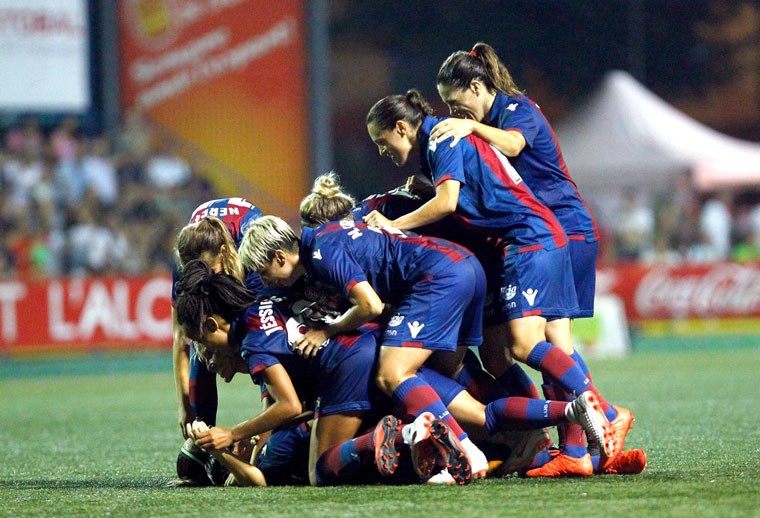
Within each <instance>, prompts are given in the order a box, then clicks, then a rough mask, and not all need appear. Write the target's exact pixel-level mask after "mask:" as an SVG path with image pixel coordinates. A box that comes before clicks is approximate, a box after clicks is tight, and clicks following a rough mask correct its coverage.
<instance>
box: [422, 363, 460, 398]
mask: <svg viewBox="0 0 760 518" xmlns="http://www.w3.org/2000/svg"><path fill="white" fill-rule="evenodd" d="M417 377H418V378H422V379H423V380H425V381H426V382H427V384H428V385H430V387H431V388H432V389H433V390H435V393H436V394H438V397H439V398H441V402H442V403H443V404H444V405H446V406H449V404H450V403H451V402H452V401H454V398H456V397H457V396H458V395H459V394H461V393H462V391H463V390H465V388H464V387H463V386H462V385H460V384H459V383H457V382H456V381H454V380H453V379H451V378H449V377H448V376H444V375H443V374H441V373H440V372H438V371H437V370H435V369H431V368H429V367H425V366H424V365H423V366H422V367H420V368H419V369H418V370H417Z"/></svg>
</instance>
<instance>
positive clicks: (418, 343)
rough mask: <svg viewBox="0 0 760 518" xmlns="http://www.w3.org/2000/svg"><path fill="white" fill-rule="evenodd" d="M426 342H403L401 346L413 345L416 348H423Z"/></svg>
mask: <svg viewBox="0 0 760 518" xmlns="http://www.w3.org/2000/svg"><path fill="white" fill-rule="evenodd" d="M423 346H424V344H423V343H422V342H401V347H412V348H414V349H422V347H423Z"/></svg>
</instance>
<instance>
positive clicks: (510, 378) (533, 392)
mask: <svg viewBox="0 0 760 518" xmlns="http://www.w3.org/2000/svg"><path fill="white" fill-rule="evenodd" d="M496 381H498V383H499V385H501V386H502V387H503V388H504V390H506V391H507V393H508V394H509V395H510V396H519V397H527V398H533V399H541V396H540V394H539V393H538V387H536V384H535V383H533V380H532V379H531V377H530V376H528V374H527V373H526V372H525V371H524V370H523V368H522V367H520V365H519V364H517V363H513V364H512V366H511V367H509V369H507V370H506V371H504V373H503V374H502V375H501V376H499V377H498V378H497V379H496Z"/></svg>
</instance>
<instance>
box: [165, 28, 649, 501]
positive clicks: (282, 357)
mask: <svg viewBox="0 0 760 518" xmlns="http://www.w3.org/2000/svg"><path fill="white" fill-rule="evenodd" d="M437 85H438V91H439V93H440V95H441V98H442V99H443V101H444V102H445V103H446V104H447V105H448V106H449V108H450V111H451V114H452V115H453V117H446V118H438V117H435V116H434V115H433V110H432V109H431V107H430V105H429V104H428V103H427V102H426V101H425V99H424V98H423V97H422V95H421V94H420V93H419V92H418V91H416V90H410V91H408V92H407V93H406V94H405V95H391V96H388V97H385V98H383V99H381V100H380V101H378V102H377V103H376V104H375V105H374V106H373V107H372V108H371V110H370V111H369V113H368V115H367V130H368V132H369V136H370V137H371V138H372V140H373V142H374V143H375V144H376V145H377V146H378V149H379V151H380V154H381V155H382V156H387V157H388V158H390V159H391V160H392V161H393V162H394V163H395V164H396V165H397V166H403V165H404V164H406V163H407V161H408V160H409V159H410V157H411V156H412V155H413V154H415V153H418V154H419V158H420V163H421V174H422V177H423V179H426V180H428V181H429V182H430V183H429V184H427V183H425V181H424V180H423V181H421V180H420V179H419V178H416V177H415V178H414V179H410V181H409V182H408V183H407V185H405V186H404V187H402V188H399V189H396V190H393V191H390V192H388V193H384V194H381V195H376V196H372V197H370V198H367V199H365V200H364V201H362V202H361V203H359V204H357V203H355V201H354V199H353V198H352V197H351V196H350V195H349V194H347V193H345V192H344V191H343V189H342V187H341V186H340V184H339V183H338V179H337V177H336V176H335V175H334V174H332V173H329V174H326V175H323V176H321V177H319V178H317V180H316V181H315V183H314V187H313V190H312V192H311V194H309V196H307V197H306V198H305V199H304V200H303V201H302V203H301V207H300V212H301V227H302V228H301V232H300V236H299V235H297V234H296V232H295V231H294V230H293V229H292V228H291V227H290V226H289V225H288V224H287V223H286V222H285V221H283V220H282V219H280V218H278V217H275V216H264V215H263V214H262V213H261V211H259V210H258V209H257V208H256V207H255V206H254V205H253V204H251V203H250V202H248V201H247V200H245V199H242V198H229V199H223V200H213V201H210V202H207V203H205V204H203V205H201V206H200V207H199V208H198V209H196V211H195V212H194V214H193V215H192V217H191V219H190V223H189V224H188V225H187V226H186V227H185V228H183V229H182V231H181V232H180V234H179V236H178V240H177V252H178V258H177V271H176V272H175V282H174V289H173V294H172V300H173V313H172V314H173V317H174V322H175V331H174V335H175V340H174V371H175V381H176V385H177V392H178V399H179V402H180V415H179V423H180V427H181V429H182V431H183V434H184V436H185V437H186V443H185V445H184V446H183V448H182V450H181V452H180V455H179V458H178V474H179V476H180V477H181V480H183V481H184V482H185V483H195V484H199V483H201V484H222V483H225V481H226V482H227V483H234V484H237V485H256V486H264V485H275V484H286V483H310V484H312V485H337V484H356V483H372V482H377V481H385V482H393V483H397V482H403V483H409V482H415V481H422V482H424V483H427V484H468V483H470V482H471V481H472V480H476V479H478V478H482V477H485V476H487V475H489V474H491V475H506V474H511V473H514V472H518V473H519V474H521V475H524V476H527V477H568V476H591V475H593V474H605V473H606V474H636V473H640V472H641V471H643V470H644V468H645V466H646V455H645V453H644V452H643V451H642V450H630V451H626V450H624V442H625V438H626V435H627V434H628V431H629V430H630V427H631V424H632V422H633V420H634V418H633V415H632V413H631V412H630V411H629V410H628V409H625V408H622V407H618V406H615V405H612V404H610V403H609V402H607V401H606V400H605V399H604V397H602V395H601V394H600V393H599V391H598V390H597V388H596V387H595V385H594V383H593V382H592V380H591V376H590V374H589V371H588V368H587V366H586V364H585V362H584V361H583V359H582V358H581V356H580V355H579V354H578V352H577V351H576V350H575V349H574V347H573V342H572V335H571V322H572V319H574V318H584V317H590V316H592V315H593V302H594V288H595V266H596V255H597V252H598V232H597V230H596V227H595V225H594V222H593V219H592V216H591V214H590V212H589V210H588V208H587V207H586V205H585V203H584V202H583V200H582V198H581V196H580V195H579V193H578V191H577V188H576V186H575V183H574V182H573V180H572V178H571V177H570V175H569V174H568V172H567V168H566V167H565V164H564V161H563V159H562V155H561V152H560V149H559V146H558V144H557V142H556V139H555V136H554V133H553V131H552V129H551V127H550V125H549V124H548V122H547V121H546V119H545V118H544V117H543V115H542V113H541V111H540V109H539V108H538V106H537V105H536V104H535V103H534V102H533V101H531V100H530V99H528V98H527V97H525V96H524V95H523V94H522V92H521V91H520V90H519V89H518V88H517V87H516V86H515V84H514V82H513V80H512V78H511V76H510V74H509V72H508V70H507V69H506V67H505V66H504V65H503V63H501V61H500V60H499V58H498V56H497V55H496V53H495V51H494V50H493V48H492V47H490V46H489V45H487V44H484V43H478V44H476V45H475V46H474V47H473V49H472V50H471V51H469V52H468V51H458V52H455V53H454V54H452V55H451V56H449V57H448V58H447V59H446V61H445V62H444V63H443V65H442V66H441V69H440V70H439V73H438V77H437ZM190 341H192V342H190ZM475 348H477V349H478V352H479V354H477V355H476V354H474V353H473V349H475ZM515 360H516V361H515ZM518 362H519V363H518ZM520 363H523V364H527V365H529V366H530V367H532V368H534V369H536V370H538V371H540V372H541V374H542V376H543V384H542V389H543V394H544V396H545V399H542V398H541V396H540V395H539V391H538V389H537V387H536V386H535V384H534V383H533V381H532V380H531V378H530V377H529V376H528V375H527V374H526V373H525V371H523V370H522V368H521V367H520ZM236 372H247V373H249V374H250V376H251V377H252V379H253V381H254V383H256V384H257V385H259V386H260V387H261V393H262V402H263V406H262V407H263V410H262V411H261V412H260V413H259V414H257V415H255V416H253V417H252V418H250V419H248V420H246V421H245V422H243V423H240V424H238V425H236V426H234V427H231V428H226V427H223V426H218V425H216V409H217V393H216V376H217V375H218V376H220V377H223V378H224V379H225V380H226V381H229V380H230V379H232V377H233V376H234V374H235V373H236ZM553 426H556V427H557V438H558V444H557V445H556V446H553V445H552V441H551V436H550V434H549V433H548V427H553Z"/></svg>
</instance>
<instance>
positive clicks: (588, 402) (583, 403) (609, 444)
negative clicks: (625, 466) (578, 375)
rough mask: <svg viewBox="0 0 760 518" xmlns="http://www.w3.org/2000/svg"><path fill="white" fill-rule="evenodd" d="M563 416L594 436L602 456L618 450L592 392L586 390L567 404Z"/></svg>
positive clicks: (600, 407)
mask: <svg viewBox="0 0 760 518" xmlns="http://www.w3.org/2000/svg"><path fill="white" fill-rule="evenodd" d="M565 417H567V419H568V420H569V421H571V422H573V423H578V424H580V425H581V426H582V427H583V429H584V430H586V434H587V435H588V436H590V437H593V438H594V440H595V441H596V442H597V443H598V444H599V448H600V450H601V454H602V455H603V456H604V455H609V456H613V452H617V451H620V449H619V448H618V447H617V445H616V442H615V435H614V434H613V433H612V428H611V426H610V422H609V421H607V417H606V416H605V415H604V412H603V411H602V406H601V405H600V404H599V400H598V399H597V397H596V395H595V394H594V393H593V392H591V391H588V390H587V391H586V392H583V393H582V394H581V395H580V396H578V397H577V398H575V399H574V400H573V401H572V402H571V403H570V404H569V405H567V408H566V409H565Z"/></svg>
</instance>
